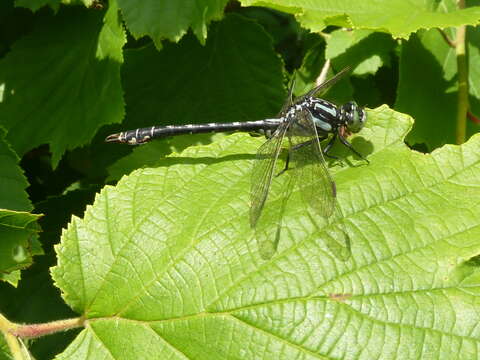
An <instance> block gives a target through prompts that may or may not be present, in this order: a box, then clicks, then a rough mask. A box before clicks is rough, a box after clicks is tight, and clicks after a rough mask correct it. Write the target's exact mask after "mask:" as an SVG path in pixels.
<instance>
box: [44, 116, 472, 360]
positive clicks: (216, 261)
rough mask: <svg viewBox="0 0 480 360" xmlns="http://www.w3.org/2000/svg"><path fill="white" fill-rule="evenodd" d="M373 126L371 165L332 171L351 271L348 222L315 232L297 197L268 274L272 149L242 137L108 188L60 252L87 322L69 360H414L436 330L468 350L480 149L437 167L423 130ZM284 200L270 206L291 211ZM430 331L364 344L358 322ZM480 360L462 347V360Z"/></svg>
mask: <svg viewBox="0 0 480 360" xmlns="http://www.w3.org/2000/svg"><path fill="white" fill-rule="evenodd" d="M369 115H370V121H369V123H368V125H367V127H366V129H365V130H364V131H362V136H361V137H357V138H355V139H354V140H353V143H354V144H356V146H357V147H358V149H359V150H360V151H363V152H366V151H368V149H371V153H370V154H369V159H370V161H371V164H370V165H368V166H364V165H363V166H362V165H360V163H361V162H359V163H358V164H357V166H355V167H336V168H334V169H332V171H334V174H335V178H336V179H337V184H338V192H339V204H340V207H341V211H342V213H343V216H344V220H343V221H344V222H345V223H346V224H347V227H348V232H349V233H350V234H354V241H353V244H352V245H353V246H352V257H351V258H350V259H349V260H348V261H345V262H342V261H339V260H336V258H335V257H334V256H332V254H331V253H330V252H329V250H328V249H327V247H326V246H325V244H324V242H323V241H322V236H325V232H326V231H328V226H335V224H331V225H326V224H323V225H322V222H321V220H320V221H318V220H317V219H312V218H311V214H308V213H306V212H304V211H303V207H302V206H301V197H300V196H299V194H298V193H297V192H296V191H295V192H294V194H293V196H292V198H291V199H290V201H289V204H288V205H289V206H288V210H287V212H286V214H285V219H284V223H285V227H286V228H287V229H289V231H288V232H286V233H285V236H283V237H282V239H281V242H280V245H279V252H278V254H277V255H276V256H275V257H274V258H273V259H272V261H271V262H268V263H265V262H264V261H262V260H261V258H260V256H259V253H258V247H257V244H256V241H255V239H254V237H253V234H252V231H251V230H250V229H249V225H248V192H249V186H250V184H249V181H250V169H251V166H252V159H253V157H254V153H255V151H256V149H257V147H258V146H259V144H261V140H260V139H253V138H251V137H248V136H246V135H240V134H238V135H232V136H229V137H226V138H224V139H223V140H221V141H219V142H215V143H213V144H211V145H208V146H196V147H190V148H188V149H186V150H185V151H183V152H182V153H181V154H172V155H171V156H169V157H167V158H166V159H164V160H159V161H158V163H157V164H156V165H155V166H153V167H150V168H146V169H142V170H137V171H135V172H133V173H132V174H131V175H130V176H128V177H124V178H123V179H122V180H121V181H120V182H119V183H118V185H117V186H116V187H106V188H104V189H103V190H102V191H101V192H100V193H99V194H98V195H97V198H96V200H95V204H94V206H93V207H90V208H88V209H87V211H86V213H85V216H84V219H83V220H81V219H79V218H77V217H74V218H73V219H72V222H71V223H70V224H69V227H68V229H67V230H66V232H65V233H64V234H63V240H62V244H61V245H59V246H58V247H57V253H58V256H59V257H58V265H57V266H56V267H55V268H53V269H52V275H53V278H54V279H55V281H56V284H57V286H59V287H60V289H61V290H62V293H63V296H64V298H65V300H66V302H67V303H68V304H69V305H70V306H71V307H72V308H73V309H75V310H76V311H77V312H79V313H82V314H84V315H85V316H86V317H87V318H88V319H89V326H88V328H87V329H85V330H84V331H83V332H82V333H81V334H80V335H79V337H78V338H77V339H76V341H75V343H74V344H72V347H71V350H70V349H67V350H66V353H65V354H64V356H63V357H61V358H82V357H83V356H82V355H80V354H82V353H83V351H86V350H87V349H88V348H91V347H93V348H95V349H97V350H94V353H91V355H90V356H93V357H94V358H98V357H101V356H102V354H103V353H104V352H105V351H106V352H107V353H113V354H114V355H113V357H117V356H120V354H119V353H117V351H119V350H118V349H119V343H118V342H119V341H122V343H123V342H124V339H123V338H124V336H125V335H126V334H129V335H128V336H129V338H130V339H131V340H132V341H128V344H131V345H127V344H124V347H123V348H122V349H123V350H122V351H125V349H128V350H127V352H128V353H129V354H130V356H131V357H132V358H135V357H137V358H138V357H141V356H143V354H145V353H144V350H143V349H141V347H139V346H138V342H140V343H142V342H145V343H149V344H156V345H153V346H149V351H150V352H151V353H150V355H151V356H152V357H156V356H159V354H161V353H163V352H164V351H166V348H169V347H170V346H173V347H174V348H176V351H178V352H180V353H183V354H186V355H187V357H189V358H195V359H198V358H208V359H210V358H212V357H211V355H209V354H219V355H218V358H236V357H242V353H243V354H244V356H246V357H247V358H249V357H252V356H253V355H252V354H250V353H251V352H253V351H254V352H258V351H260V352H262V353H264V354H265V358H277V359H278V358H286V359H289V358H292V357H294V356H308V354H312V353H313V354H318V355H322V354H327V353H328V354H329V356H332V357H334V358H337V357H342V356H344V352H345V351H346V349H347V347H348V349H349V350H348V351H349V352H350V353H351V354H356V356H355V357H362V356H361V353H362V349H365V348H366V349H368V352H369V354H371V353H376V354H379V353H380V351H381V349H382V343H384V346H385V347H386V348H388V351H389V352H391V353H392V354H398V355H399V354H402V353H403V352H405V351H407V349H408V352H409V353H410V354H411V357H416V356H415V354H417V355H418V354H419V353H420V352H421V349H422V346H421V342H419V339H422V338H424V339H425V341H426V342H425V344H424V345H423V346H432V347H433V346H434V345H435V344H436V341H437V340H438V339H437V338H436V333H437V332H438V331H442V332H443V333H444V336H447V337H449V338H450V339H451V340H450V341H452V342H453V343H458V344H460V343H462V342H463V341H464V340H465V339H464V336H465V335H463V334H468V333H471V331H474V330H473V329H474V328H475V327H476V325H475V324H476V322H477V321H478V320H480V319H479V318H478V316H477V313H476V310H475V306H478V305H477V300H476V297H475V295H476V294H475V290H474V289H471V290H470V291H469V292H464V288H465V287H466V286H468V285H467V283H468V282H469V281H472V280H474V279H475V277H476V276H478V274H479V273H478V270H477V269H475V268H472V269H471V271H470V273H466V272H463V271H462V272H458V268H457V265H461V264H462V263H463V262H465V261H467V260H468V259H470V258H471V257H472V256H475V255H476V254H478V252H479V251H480V244H479V243H478V241H477V240H476V239H477V238H478V236H479V235H480V232H479V229H480V222H479V221H478V217H477V216H476V214H477V213H478V211H479V210H480V209H479V205H478V204H477V203H476V204H472V203H471V199H472V198H477V197H478V196H480V191H479V188H478V186H476V182H478V180H479V174H480V172H479V170H480V169H479V164H480V162H479V158H480V155H479V153H478V152H477V151H476V150H477V149H478V145H479V141H480V137H478V136H476V137H475V138H472V139H471V140H470V142H469V143H467V144H465V145H464V146H463V147H453V146H450V147H445V148H443V149H441V150H438V151H435V152H434V153H432V154H431V155H423V154H420V153H416V152H414V151H411V150H409V149H408V148H407V147H406V146H405V145H404V144H403V141H402V139H403V136H405V135H406V132H407V131H408V130H409V128H410V126H411V121H410V119H409V118H407V117H405V116H402V115H400V114H398V113H395V112H393V111H391V110H389V109H388V108H387V107H381V108H378V109H376V110H373V111H371V112H369ZM393 125H395V126H393ZM360 140H361V141H360ZM459 160H460V161H459ZM335 170H336V171H335ZM372 189H376V190H375V191H372ZM278 195H279V194H275V193H273V194H272V196H271V199H270V202H271V204H270V206H272V205H273V206H278V205H279V204H278V202H279V198H278ZM467 209H468V210H467ZM317 226H321V228H320V231H317V229H316V227H317ZM272 231H273V232H274V231H275V227H274V226H273V227H272ZM318 234H319V235H320V236H319V238H317V237H316V235H318ZM413 264H415V266H412V265H413ZM474 283H475V281H474ZM427 300H428V301H427ZM402 304H403V305H402ZM432 304H434V305H433V306H434V307H435V309H433V310H432V308H431V307H432ZM466 304H471V305H468V306H467V305H466ZM402 306H403V307H406V308H407V310H406V312H405V313H402ZM432 311H434V312H435V314H436V315H435V321H433V319H432V318H431V317H432ZM402 314H403V315H402ZM467 314H468V319H469V320H468V321H465V322H463V323H462V324H458V325H457V326H455V327H452V326H453V325H454V322H455V320H454V319H455V318H456V317H457V316H467ZM297 316H298V317H299V319H300V320H298V321H293V319H295V318H296V317H297ZM301 319H308V321H306V320H304V321H302V320H301ZM333 319H335V321H333ZM132 321H134V322H132ZM272 321H274V322H272ZM347 321H348V324H349V326H348V328H347V329H344V328H345V326H346V322H347ZM417 322H420V323H422V324H423V326H422V327H421V328H418V329H417V330H416V331H411V332H406V333H405V334H404V335H403V336H404V338H403V340H402V343H396V341H391V342H390V341H389V340H381V339H380V338H378V337H372V338H371V339H370V340H368V339H365V340H360V339H358V336H359V333H358V332H357V331H359V330H358V329H359V328H360V324H362V325H361V326H362V327H365V329H370V330H369V331H370V332H373V333H376V332H379V334H380V333H382V330H381V329H382V328H383V329H384V328H391V330H389V331H391V332H392V334H395V333H398V332H401V331H403V330H402V329H409V328H411V327H412V326H415V324H416V323H417ZM200 329H203V330H200ZM318 329H322V331H321V334H322V336H319V335H317V331H320V330H318ZM199 332H205V334H208V335H207V336H206V337H204V336H200V335H199ZM297 333H298V334H301V333H302V334H304V335H303V336H302V337H299V335H298V334H297ZM420 334H422V335H421V336H420ZM470 336H472V335H470ZM476 336H477V335H474V337H476ZM210 337H213V338H215V341H213V339H211V338H210ZM135 339H137V340H135ZM253 339H255V340H253ZM167 344H169V345H167ZM282 344H283V345H282ZM333 344H335V346H333ZM415 344H416V345H415ZM125 346H126V348H125ZM278 346H281V349H282V350H278V351H279V352H278V353H275V357H272V356H273V354H269V353H270V352H272V351H273V349H275V348H276V347H278ZM454 348H455V350H453V349H454ZM205 349H209V350H208V351H207V350H205ZM169 351H171V350H169ZM432 351H433V350H432ZM450 351H455V353H457V351H458V350H457V348H456V347H452V348H450V349H446V350H443V351H442V352H440V349H437V350H436V351H434V353H432V357H437V356H440V354H442V355H445V356H448V354H449V352H450ZM472 351H473V350H472V349H469V348H468V347H466V348H465V349H462V350H461V354H462V355H464V356H465V357H462V358H468V356H471V355H472V354H473V352H472ZM249 354H250V355H249ZM434 354H436V356H434ZM450 354H453V352H452V353H450Z"/></svg>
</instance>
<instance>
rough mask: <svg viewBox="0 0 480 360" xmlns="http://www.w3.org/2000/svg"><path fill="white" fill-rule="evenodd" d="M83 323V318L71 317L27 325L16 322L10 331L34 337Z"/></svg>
mask: <svg viewBox="0 0 480 360" xmlns="http://www.w3.org/2000/svg"><path fill="white" fill-rule="evenodd" d="M83 324H84V319H83V318H81V317H79V318H73V319H66V320H58V321H52V322H49V323H44V324H29V325H18V324H16V325H15V327H14V328H12V330H10V333H11V334H12V335H15V336H19V337H22V338H36V337H40V336H45V335H50V334H53V333H56V332H59V331H66V330H70V329H74V328H77V327H81V326H83Z"/></svg>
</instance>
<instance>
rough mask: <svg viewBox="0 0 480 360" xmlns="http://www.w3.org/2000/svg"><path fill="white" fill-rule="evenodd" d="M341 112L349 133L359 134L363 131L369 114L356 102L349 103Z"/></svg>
mask: <svg viewBox="0 0 480 360" xmlns="http://www.w3.org/2000/svg"><path fill="white" fill-rule="evenodd" d="M340 111H341V116H342V120H343V121H344V123H345V125H346V126H347V130H348V131H350V132H352V133H357V132H359V131H360V130H362V128H363V126H364V125H365V123H366V121H367V113H366V112H365V110H363V109H362V108H361V107H359V106H358V105H357V103H356V102H354V101H349V102H348V103H346V104H344V105H342V107H341V108H340Z"/></svg>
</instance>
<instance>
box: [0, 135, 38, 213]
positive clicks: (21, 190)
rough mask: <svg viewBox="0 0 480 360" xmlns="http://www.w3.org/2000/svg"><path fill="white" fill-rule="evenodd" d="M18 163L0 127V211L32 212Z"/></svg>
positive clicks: (25, 181) (25, 180) (25, 184)
mask: <svg viewBox="0 0 480 360" xmlns="http://www.w3.org/2000/svg"><path fill="white" fill-rule="evenodd" d="M19 161H20V159H19V158H18V156H17V154H15V152H14V151H13V150H12V149H11V147H10V145H9V144H8V143H7V142H6V141H5V131H4V130H3V129H2V128H1V127H0V209H10V210H19V211H29V210H32V204H31V203H30V200H29V199H28V195H27V192H26V191H25V189H26V188H27V186H28V182H27V179H26V178H25V176H24V175H23V171H22V169H21V168H20V166H19V164H18V163H19Z"/></svg>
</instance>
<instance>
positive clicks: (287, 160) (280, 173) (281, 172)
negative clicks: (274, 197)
mask: <svg viewBox="0 0 480 360" xmlns="http://www.w3.org/2000/svg"><path fill="white" fill-rule="evenodd" d="M289 163H290V151H289V152H288V153H287V159H286V160H285V168H284V169H283V170H282V171H280V172H279V173H278V174H277V175H275V176H280V175H282V174H283V173H284V172H285V171H287V170H288V165H289Z"/></svg>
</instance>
